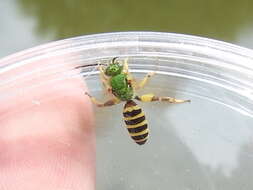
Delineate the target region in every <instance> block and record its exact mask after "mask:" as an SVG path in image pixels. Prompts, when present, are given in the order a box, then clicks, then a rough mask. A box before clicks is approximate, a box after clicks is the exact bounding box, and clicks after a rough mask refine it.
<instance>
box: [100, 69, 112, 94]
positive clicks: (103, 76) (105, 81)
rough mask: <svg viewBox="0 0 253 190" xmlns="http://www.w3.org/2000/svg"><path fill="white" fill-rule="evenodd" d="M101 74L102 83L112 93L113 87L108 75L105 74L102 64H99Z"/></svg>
mask: <svg viewBox="0 0 253 190" xmlns="http://www.w3.org/2000/svg"><path fill="white" fill-rule="evenodd" d="M99 74H100V80H101V81H102V84H103V86H104V87H105V89H106V91H107V92H109V93H111V92H112V88H111V87H110V85H109V82H108V77H107V76H106V75H105V73H104V69H103V67H102V65H99Z"/></svg>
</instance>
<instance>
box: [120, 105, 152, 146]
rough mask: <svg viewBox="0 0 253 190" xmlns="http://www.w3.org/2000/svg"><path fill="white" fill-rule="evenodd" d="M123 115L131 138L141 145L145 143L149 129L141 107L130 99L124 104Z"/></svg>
mask: <svg viewBox="0 0 253 190" xmlns="http://www.w3.org/2000/svg"><path fill="white" fill-rule="evenodd" d="M123 115H124V120H125V123H126V125H127V126H126V127H127V130H128V132H129V134H130V136H131V138H132V139H133V140H134V141H135V142H136V143H137V144H139V145H143V144H145V142H146V141H147V140H148V132H149V130H148V123H147V120H146V118H145V115H144V113H143V112H142V110H141V108H140V107H139V106H138V105H137V104H136V103H135V102H134V101H133V100H129V101H127V102H126V104H125V106H124V111H123Z"/></svg>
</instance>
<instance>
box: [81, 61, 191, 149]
mask: <svg viewBox="0 0 253 190" xmlns="http://www.w3.org/2000/svg"><path fill="white" fill-rule="evenodd" d="M99 72H100V79H101V81H102V84H103V86H104V87H105V89H106V91H107V92H108V93H110V94H111V95H112V99H109V100H107V101H106V102H100V101H98V100H97V99H96V98H95V97H93V96H92V95H90V94H89V93H88V92H85V94H86V95H87V96H89V97H90V99H91V101H92V102H93V103H94V104H95V105H97V106H98V107H105V106H113V105H116V104H119V103H120V102H125V106H124V109H123V118H124V121H125V124H126V128H127V130H128V132H129V135H130V137H131V138H132V139H133V140H134V141H135V142H136V143H137V144H139V145H143V144H145V143H146V142H147V140H148V137H149V129H148V122H147V120H146V117H145V114H144V112H143V111H142V109H141V108H140V107H139V106H138V105H137V104H136V102H135V101H134V100H138V101H141V102H154V101H161V102H168V103H184V102H190V100H179V99H175V98H172V97H159V96H156V95H154V94H144V95H141V96H139V95H137V94H136V93H135V92H136V90H138V89H141V88H143V87H144V86H145V85H146V83H147V82H148V80H149V79H150V78H151V77H152V76H153V75H154V74H155V72H150V73H148V74H147V75H146V76H145V77H144V78H143V79H142V80H141V81H140V82H137V81H136V80H135V79H134V78H133V77H132V75H131V73H130V72H129V70H128V59H125V60H124V61H119V60H118V57H114V58H113V59H112V60H111V61H110V62H109V63H108V64H106V65H102V64H99Z"/></svg>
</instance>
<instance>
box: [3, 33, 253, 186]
mask: <svg viewBox="0 0 253 190" xmlns="http://www.w3.org/2000/svg"><path fill="white" fill-rule="evenodd" d="M113 57H119V58H122V59H124V58H126V57H127V58H129V67H130V71H131V72H132V73H133V75H135V76H136V77H137V78H142V77H143V76H145V74H146V73H147V72H149V71H156V75H155V76H154V77H152V79H151V81H150V83H149V84H148V85H147V87H146V88H145V89H144V90H143V91H140V92H137V93H139V94H143V93H149V92H150V93H155V94H157V95H159V96H172V97H177V98H180V99H191V100H192V102H191V103H190V104H180V105H168V104H164V103H147V104H144V103H140V106H141V107H142V108H143V110H144V111H145V113H146V117H147V119H148V121H149V128H150V131H151V132H150V138H149V141H148V143H147V144H145V145H143V146H138V145H136V144H134V143H133V142H132V140H131V138H130V137H129V135H128V133H127V130H126V129H124V128H125V126H124V122H123V119H122V118H123V116H122V109H123V105H117V106H115V107H111V108H105V109H101V108H95V115H96V120H97V121H96V123H97V126H96V129H97V188H98V189H152V190H153V189H205V190H208V189H210V190H213V189H223V190H225V189H229V190H231V189H242V188H244V189H249V190H250V189H252V187H253V183H252V182H251V180H250V179H251V178H252V177H253V168H252V156H253V154H252V150H253V149H252V142H253V141H252V139H253V138H252V134H253V127H252V126H253V119H252V113H253V112H252V111H253V107H252V106H253V105H252V99H253V91H252V90H253V51H252V50H249V49H246V48H242V47H239V46H235V45H232V44H229V43H224V42H220V41H216V40H211V39H206V38H200V37H194V36H188V35H181V34H170V33H154V32H120V33H108V34H98V35H89V36H83V37H77V38H71V39H66V40H62V41H57V42H53V43H49V44H46V45H42V46H39V47H36V48H32V49H29V50H26V51H22V52H20V53H16V54H14V55H12V56H9V57H6V58H4V59H2V60H0V103H1V102H8V105H6V104H5V106H6V109H8V110H10V108H11V107H12V106H13V103H12V101H11V99H12V98H13V97H25V95H26V93H30V92H31V91H33V90H35V91H38V89H40V87H41V86H43V85H45V84H52V86H54V85H57V83H58V82H59V81H67V80H70V79H73V78H76V77H80V76H84V77H85V82H86V83H87V84H88V87H89V90H90V93H91V94H92V95H94V96H96V97H98V98H101V99H102V98H104V93H103V90H102V86H101V84H100V80H99V77H98V71H97V70H96V68H95V69H94V67H95V66H91V67H83V68H81V67H80V66H84V65H88V64H94V63H97V62H98V61H108V60H110V59H112V58H113ZM77 67H78V68H79V69H77ZM39 93H43V92H41V91H40V92H39ZM38 102H39V103H40V102H43V100H41V99H40V97H39V94H38V96H36V97H34V99H28V100H26V102H25V103H26V104H36V103H38ZM15 111H19V110H15Z"/></svg>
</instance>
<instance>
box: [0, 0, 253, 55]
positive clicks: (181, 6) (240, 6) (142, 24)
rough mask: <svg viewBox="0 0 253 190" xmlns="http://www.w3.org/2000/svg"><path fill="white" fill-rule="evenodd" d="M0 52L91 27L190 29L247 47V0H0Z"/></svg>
mask: <svg viewBox="0 0 253 190" xmlns="http://www.w3.org/2000/svg"><path fill="white" fill-rule="evenodd" d="M0 23H1V25H0V31H1V35H0V42H1V43H0V57H4V56H6V55H9V54H12V53H15V52H17V51H20V50H23V49H26V48H29V47H33V46H36V45H39V44H43V43H46V42H49V41H53V40H58V39H63V38H69V37H73V36H80V35H85V34H92V33H101V32H113V31H130V30H135V31H136V30H145V31H146V30H148V31H162V32H176V33H185V34H193V35H198V36H204V37H209V38H214V39H218V40H223V41H227V42H231V43H235V44H238V45H242V46H245V47H249V48H253V1H252V0H240V1H238V0H155V1H154V0H153V1H147V0H146V1H144V0H107V1H105V0H104V1H99V0H54V1H52V0H1V1H0Z"/></svg>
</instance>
